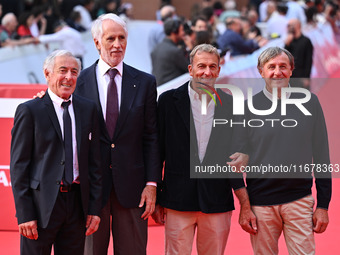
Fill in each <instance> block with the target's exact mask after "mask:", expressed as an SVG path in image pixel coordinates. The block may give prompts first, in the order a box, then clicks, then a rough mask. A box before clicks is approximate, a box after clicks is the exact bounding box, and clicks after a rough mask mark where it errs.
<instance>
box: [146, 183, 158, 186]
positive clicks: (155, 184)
mask: <svg viewBox="0 0 340 255" xmlns="http://www.w3.org/2000/svg"><path fill="white" fill-rule="evenodd" d="M146 185H150V186H155V187H157V182H147V183H146Z"/></svg>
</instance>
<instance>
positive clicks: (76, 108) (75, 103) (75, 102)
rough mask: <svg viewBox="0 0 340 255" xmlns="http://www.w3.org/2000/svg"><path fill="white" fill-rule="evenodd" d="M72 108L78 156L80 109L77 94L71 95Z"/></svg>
mask: <svg viewBox="0 0 340 255" xmlns="http://www.w3.org/2000/svg"><path fill="white" fill-rule="evenodd" d="M72 104H73V110H74V117H75V122H76V123H75V126H76V139H77V152H78V157H79V152H80V148H81V124H82V123H81V118H80V114H81V109H80V106H79V101H78V98H77V96H75V95H73V102H72Z"/></svg>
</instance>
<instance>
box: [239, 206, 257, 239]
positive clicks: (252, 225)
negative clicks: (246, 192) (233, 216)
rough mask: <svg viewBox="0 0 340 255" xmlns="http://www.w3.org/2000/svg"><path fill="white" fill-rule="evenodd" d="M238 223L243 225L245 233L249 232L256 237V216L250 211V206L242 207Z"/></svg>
mask: <svg viewBox="0 0 340 255" xmlns="http://www.w3.org/2000/svg"><path fill="white" fill-rule="evenodd" d="M238 223H239V224H240V225H241V227H242V229H243V230H244V231H246V232H248V233H249V234H252V235H256V233H257V225H256V216H255V214H254V213H253V211H252V210H251V209H250V206H241V209H240V216H239V219H238Z"/></svg>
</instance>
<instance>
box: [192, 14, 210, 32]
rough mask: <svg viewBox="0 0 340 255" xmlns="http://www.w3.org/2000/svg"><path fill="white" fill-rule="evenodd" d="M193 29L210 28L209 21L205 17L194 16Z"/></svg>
mask: <svg viewBox="0 0 340 255" xmlns="http://www.w3.org/2000/svg"><path fill="white" fill-rule="evenodd" d="M191 29H192V30H193V31H202V30H208V22H207V20H206V18H205V17H203V16H198V17H196V18H194V19H193V20H192V22H191Z"/></svg>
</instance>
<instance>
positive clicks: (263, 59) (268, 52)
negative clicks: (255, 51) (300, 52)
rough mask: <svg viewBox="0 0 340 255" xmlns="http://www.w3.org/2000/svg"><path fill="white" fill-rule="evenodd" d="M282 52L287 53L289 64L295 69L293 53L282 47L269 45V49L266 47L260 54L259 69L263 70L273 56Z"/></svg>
mask: <svg viewBox="0 0 340 255" xmlns="http://www.w3.org/2000/svg"><path fill="white" fill-rule="evenodd" d="M282 53H284V54H286V55H287V57H288V59H289V64H290V66H291V68H292V70H293V69H294V57H293V55H292V54H291V53H290V52H289V51H288V50H286V49H283V48H280V47H269V48H268V49H265V50H264V51H263V52H262V53H261V54H260V56H259V58H258V61H257V70H259V71H261V68H262V67H263V66H264V65H265V64H266V63H267V62H268V61H269V60H271V59H272V58H275V57H277V56H279V55H281V54H282Z"/></svg>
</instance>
